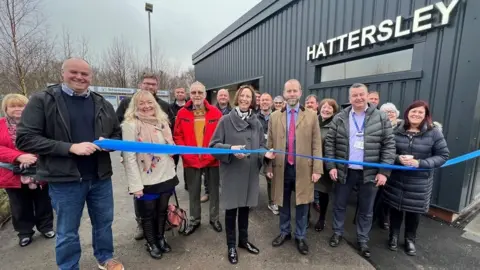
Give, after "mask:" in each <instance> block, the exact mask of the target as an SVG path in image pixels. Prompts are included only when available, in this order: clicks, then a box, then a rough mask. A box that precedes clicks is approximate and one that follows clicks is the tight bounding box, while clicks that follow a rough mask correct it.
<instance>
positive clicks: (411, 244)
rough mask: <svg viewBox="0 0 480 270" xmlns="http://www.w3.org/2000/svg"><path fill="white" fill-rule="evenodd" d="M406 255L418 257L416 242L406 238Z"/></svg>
mask: <svg viewBox="0 0 480 270" xmlns="http://www.w3.org/2000/svg"><path fill="white" fill-rule="evenodd" d="M405 253H407V255H409V256H415V255H417V249H416V248H415V240H413V239H407V238H405Z"/></svg>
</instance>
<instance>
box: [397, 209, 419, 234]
mask: <svg viewBox="0 0 480 270" xmlns="http://www.w3.org/2000/svg"><path fill="white" fill-rule="evenodd" d="M404 215H405V239H409V240H413V241H415V239H416V238H417V229H418V225H419V224H420V214H419V213H413V212H407V211H399V210H397V209H394V208H390V235H397V236H398V235H400V229H401V228H402V222H403V216H404Z"/></svg>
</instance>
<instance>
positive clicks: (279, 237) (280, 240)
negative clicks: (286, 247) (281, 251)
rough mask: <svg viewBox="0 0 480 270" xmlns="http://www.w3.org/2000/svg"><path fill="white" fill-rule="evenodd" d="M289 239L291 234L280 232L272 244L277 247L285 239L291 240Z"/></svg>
mask: <svg viewBox="0 0 480 270" xmlns="http://www.w3.org/2000/svg"><path fill="white" fill-rule="evenodd" d="M291 239H292V235H290V234H287V235H282V234H280V235H279V236H277V238H275V239H273V242H272V246H274V247H279V246H281V245H283V243H285V241H287V240H291Z"/></svg>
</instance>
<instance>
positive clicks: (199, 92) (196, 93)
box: [190, 91, 205, 96]
mask: <svg viewBox="0 0 480 270" xmlns="http://www.w3.org/2000/svg"><path fill="white" fill-rule="evenodd" d="M203 94H205V92H203V91H190V95H191V96H192V95H193V96H196V95H199V96H202V95H203Z"/></svg>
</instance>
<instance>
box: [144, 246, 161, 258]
mask: <svg viewBox="0 0 480 270" xmlns="http://www.w3.org/2000/svg"><path fill="white" fill-rule="evenodd" d="M145 246H147V251H148V253H149V254H150V257H152V258H154V259H156V260H159V259H161V258H162V251H161V250H160V249H159V248H158V246H157V245H150V244H148V243H147V244H145Z"/></svg>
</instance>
